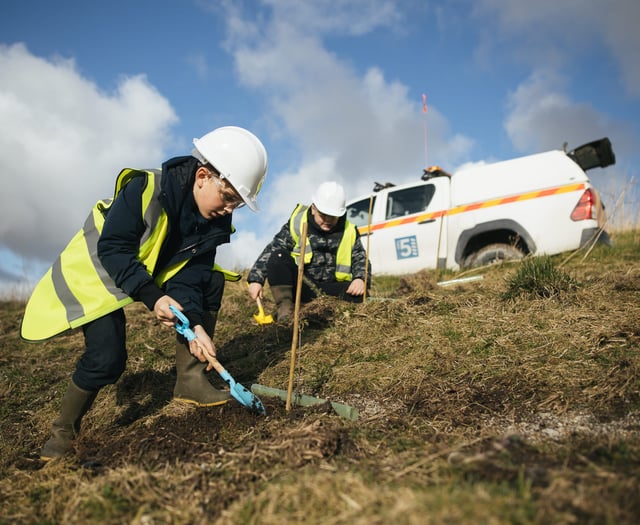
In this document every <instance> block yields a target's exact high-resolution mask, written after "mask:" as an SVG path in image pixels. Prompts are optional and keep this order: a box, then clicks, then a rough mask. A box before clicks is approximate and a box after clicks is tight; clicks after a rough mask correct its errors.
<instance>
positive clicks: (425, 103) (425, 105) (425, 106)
mask: <svg viewBox="0 0 640 525" xmlns="http://www.w3.org/2000/svg"><path fill="white" fill-rule="evenodd" d="M422 112H423V113H426V112H427V95H425V94H424V93H423V94H422Z"/></svg>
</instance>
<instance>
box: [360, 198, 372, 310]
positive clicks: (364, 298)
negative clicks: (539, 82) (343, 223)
mask: <svg viewBox="0 0 640 525" xmlns="http://www.w3.org/2000/svg"><path fill="white" fill-rule="evenodd" d="M372 208H373V193H372V194H371V196H370V197H369V216H368V219H367V250H366V253H365V256H364V259H365V260H364V264H365V266H364V296H363V297H362V302H363V303H366V302H367V281H368V279H369V245H370V244H371V209H372Z"/></svg>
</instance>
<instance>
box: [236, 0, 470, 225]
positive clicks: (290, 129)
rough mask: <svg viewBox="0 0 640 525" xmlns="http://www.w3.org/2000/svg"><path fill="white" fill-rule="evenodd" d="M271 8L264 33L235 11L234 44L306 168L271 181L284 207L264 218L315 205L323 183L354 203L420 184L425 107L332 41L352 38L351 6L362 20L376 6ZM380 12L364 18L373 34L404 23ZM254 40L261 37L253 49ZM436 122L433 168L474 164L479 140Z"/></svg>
mask: <svg viewBox="0 0 640 525" xmlns="http://www.w3.org/2000/svg"><path fill="white" fill-rule="evenodd" d="M269 4H270V5H273V6H274V7H276V9H275V10H274V12H273V18H265V16H260V22H261V24H260V26H259V27H258V26H257V25H253V24H250V23H249V22H247V21H246V20H243V19H242V18H241V15H240V14H239V13H237V12H235V13H234V14H233V23H231V24H230V27H232V28H233V34H232V35H231V36H230V38H229V40H228V42H229V51H230V52H231V53H233V55H234V57H235V61H236V68H237V71H238V75H239V77H240V80H241V81H242V82H243V83H244V84H245V85H247V86H250V87H253V88H256V89H257V88H259V89H260V93H261V97H262V98H263V99H264V100H265V101H266V103H267V104H268V105H269V108H268V109H269V110H270V111H269V114H268V116H267V117H265V120H267V119H270V121H271V123H272V124H271V125H272V129H274V130H275V129H278V130H279V131H278V132H279V133H280V134H285V135H286V137H287V138H286V140H287V141H290V142H293V143H295V144H296V145H297V146H298V148H299V155H300V162H299V164H298V166H297V167H296V168H295V169H294V170H292V173H288V174H279V175H278V180H277V181H274V180H272V179H271V180H269V181H268V184H267V188H266V191H265V196H264V197H262V196H261V201H262V202H265V201H266V202H271V199H272V198H273V199H276V202H277V205H268V207H267V208H266V209H265V214H266V215H267V217H266V218H265V219H264V220H266V221H271V220H273V221H276V220H277V221H279V222H281V221H283V220H284V219H285V218H286V216H287V214H288V213H289V212H290V211H291V210H292V209H293V206H294V205H295V203H297V202H308V201H309V198H310V194H311V193H312V191H313V188H315V186H316V185H317V184H318V183H319V182H322V180H329V179H332V180H338V181H340V182H341V183H342V184H343V185H344V186H345V189H346V190H347V195H348V197H355V196H356V195H359V194H362V193H366V192H369V191H370V190H371V188H372V186H373V182H374V181H375V180H381V181H389V180H393V181H395V182H397V183H400V182H403V181H407V180H413V179H415V178H416V177H418V176H419V174H420V173H421V170H422V168H423V163H424V161H425V151H424V149H425V147H424V143H425V137H424V130H423V117H422V114H421V112H420V107H419V101H416V100H413V99H412V98H411V95H410V93H409V89H408V87H407V85H405V84H403V83H402V82H400V81H397V80H389V79H387V78H386V77H385V74H384V72H383V70H382V69H380V68H379V67H378V66H376V64H375V63H372V64H370V65H369V66H368V67H367V68H366V69H365V70H364V73H358V72H357V71H356V70H355V69H354V68H353V67H352V65H351V64H350V63H349V62H347V61H346V60H343V59H341V58H340V57H337V56H336V55H334V54H333V53H331V52H330V51H329V50H328V49H327V48H326V47H325V44H324V42H323V36H325V35H324V34H323V33H322V31H327V32H331V31H338V30H340V31H343V32H344V33H348V32H349V30H348V29H347V28H348V27H350V26H349V24H347V23H346V22H345V19H343V15H344V14H345V9H346V8H345V6H347V7H348V8H349V9H348V10H346V11H347V12H352V11H351V10H352V8H355V7H358V8H359V7H362V6H364V5H365V4H366V5H369V3H366V2H338V4H337V8H334V3H330V2H326V3H325V2H319V3H316V2H314V3H312V4H309V3H297V2H293V3H289V2H280V1H272V2H269ZM294 4H295V5H296V6H297V5H299V4H300V5H302V4H304V7H302V6H301V7H299V8H293V7H292V6H293V5H294ZM386 5H387V4H385V6H386ZM285 7H287V8H289V7H292V9H293V12H290V11H289V10H288V9H285ZM336 9H337V10H336ZM374 11H375V10H372V9H369V10H366V9H365V12H363V13H361V15H362V16H363V18H364V19H366V20H367V22H366V23H365V26H366V27H367V29H368V30H372V29H374V28H376V27H380V26H382V25H384V24H386V23H388V22H389V20H395V18H393V17H392V18H391V19H385V18H384V17H376V16H374V15H375V13H374ZM359 16H360V14H359V15H358V16H355V15H354V16H352V17H351V21H352V22H353V21H354V20H356V19H358V18H359ZM247 27H249V29H248V31H247V30H246V29H247ZM298 28H300V29H298ZM256 32H258V33H256ZM246 33H249V34H251V35H252V37H251V41H252V42H254V44H253V45H251V46H250V45H248V44H247V40H246V39H245V38H244V35H245V34H246ZM428 115H429V117H428V118H429V124H428V134H429V136H428V141H429V147H430V149H431V151H432V152H433V153H432V155H433V158H430V160H431V161H432V162H438V161H439V162H440V163H444V164H446V165H452V164H453V163H456V162H459V161H462V160H464V159H465V157H466V156H467V155H468V153H469V151H470V148H471V146H472V144H473V142H472V140H471V139H469V138H467V137H464V136H462V135H453V136H452V135H451V134H450V132H449V126H448V123H447V121H446V119H445V118H444V116H443V115H442V114H440V113H439V112H438V110H437V108H436V107H430V108H429V114H428ZM438 159H439V160H438ZM276 217H277V219H276Z"/></svg>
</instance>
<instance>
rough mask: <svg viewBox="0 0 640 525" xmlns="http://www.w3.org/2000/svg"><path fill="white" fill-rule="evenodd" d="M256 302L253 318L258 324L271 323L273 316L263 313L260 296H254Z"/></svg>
mask: <svg viewBox="0 0 640 525" xmlns="http://www.w3.org/2000/svg"><path fill="white" fill-rule="evenodd" d="M256 304H257V305H258V313H257V314H253V318H254V319H255V320H256V322H257V323H258V324H271V323H273V317H271V315H265V314H264V309H263V308H262V301H261V300H260V297H256Z"/></svg>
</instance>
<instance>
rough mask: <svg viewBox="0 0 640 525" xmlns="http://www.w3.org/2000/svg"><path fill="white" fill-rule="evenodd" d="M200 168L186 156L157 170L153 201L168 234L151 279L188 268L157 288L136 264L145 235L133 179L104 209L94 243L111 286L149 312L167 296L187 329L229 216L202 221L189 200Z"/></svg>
mask: <svg viewBox="0 0 640 525" xmlns="http://www.w3.org/2000/svg"><path fill="white" fill-rule="evenodd" d="M198 166H200V163H199V162H198V160H197V159H195V158H194V157H191V156H187V157H175V158H172V159H170V160H168V161H166V162H165V163H164V164H163V165H162V178H161V189H162V191H161V193H160V195H159V197H158V198H159V200H160V203H161V205H162V208H163V209H164V210H165V211H166V213H167V218H168V225H169V226H168V232H167V236H166V238H165V239H164V241H163V245H162V248H161V251H160V256H159V260H158V264H157V265H156V273H158V272H161V271H162V270H164V269H165V268H168V267H169V266H172V265H174V264H176V263H178V262H181V261H184V260H189V262H188V263H187V264H186V265H185V266H184V267H183V268H182V269H181V270H180V271H179V272H178V273H177V274H176V275H175V276H173V277H172V278H171V279H170V280H169V281H167V282H166V283H165V284H164V285H163V287H162V288H160V287H159V286H158V285H156V284H155V283H154V281H153V278H154V276H151V275H149V273H147V270H146V268H145V267H144V266H143V265H142V263H140V261H138V259H137V254H138V249H139V245H140V238H141V237H142V234H143V233H144V231H145V225H144V223H143V219H142V199H141V196H142V191H143V190H144V188H145V185H146V181H147V177H145V176H140V177H135V178H133V179H132V180H131V181H130V182H129V183H128V184H127V185H126V186H125V187H124V188H123V189H122V190H121V191H120V193H119V194H118V196H117V197H116V199H115V201H114V202H113V205H112V206H111V208H110V209H109V212H108V215H107V218H106V220H105V223H104V227H103V230H102V234H101V235H100V239H99V241H98V257H99V258H100V262H101V263H102V265H103V266H104V268H105V269H106V270H107V272H108V273H109V275H110V276H111V277H112V278H113V280H114V281H115V283H116V285H117V286H118V287H119V288H121V289H122V290H123V291H124V292H125V293H126V294H127V295H129V296H130V297H132V298H133V299H135V300H139V301H142V302H144V304H145V305H146V306H147V308H149V310H153V307H154V305H155V302H156V301H157V300H158V299H159V298H160V297H161V296H163V295H165V294H166V295H170V296H171V297H173V298H174V299H175V300H176V301H178V302H179V303H180V304H181V305H182V306H183V308H184V310H185V314H186V315H187V317H188V318H189V321H190V322H191V323H192V324H193V325H196V324H202V314H203V313H204V304H203V286H205V285H206V283H209V277H210V273H211V271H212V268H213V264H214V262H215V257H216V249H217V247H218V246H219V245H220V244H224V243H227V242H229V240H230V235H231V233H232V226H231V215H230V214H229V215H226V216H224V217H220V218H216V219H212V220H207V219H205V218H204V217H202V215H200V212H199V211H198V208H197V206H196V203H195V201H194V198H193V184H194V181H195V172H196V170H197V169H198Z"/></svg>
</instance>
